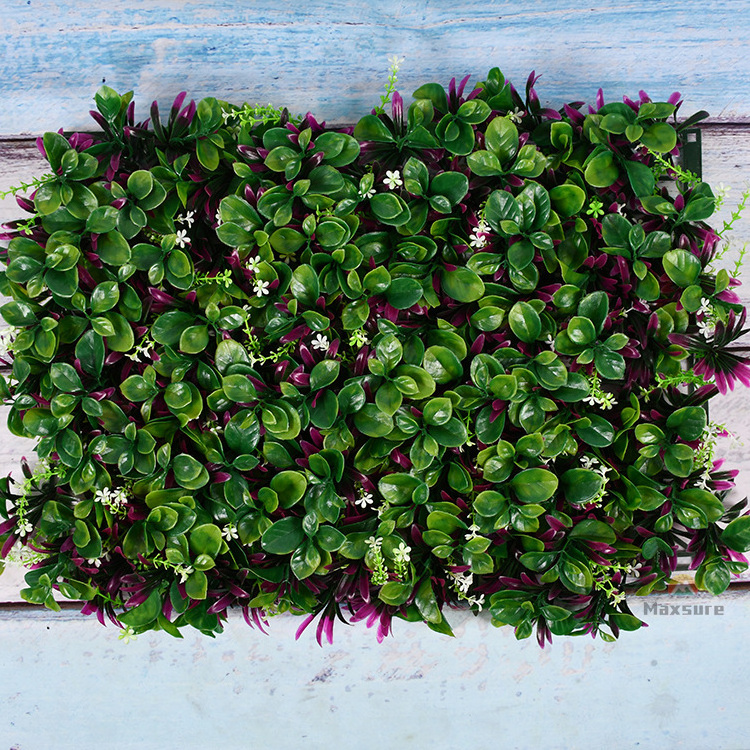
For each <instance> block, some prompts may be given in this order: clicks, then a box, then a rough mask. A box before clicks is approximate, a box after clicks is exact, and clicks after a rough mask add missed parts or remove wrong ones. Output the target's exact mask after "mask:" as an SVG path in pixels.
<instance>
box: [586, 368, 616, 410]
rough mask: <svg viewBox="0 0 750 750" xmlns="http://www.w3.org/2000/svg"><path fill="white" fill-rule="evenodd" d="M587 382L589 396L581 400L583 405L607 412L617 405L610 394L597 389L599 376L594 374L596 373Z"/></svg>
mask: <svg viewBox="0 0 750 750" xmlns="http://www.w3.org/2000/svg"><path fill="white" fill-rule="evenodd" d="M588 382H589V388H590V392H589V395H588V396H586V398H584V399H583V403H584V404H589V405H590V406H598V407H600V408H602V409H605V410H607V409H611V408H612V407H613V406H614V405H615V404H616V403H617V399H616V398H615V397H614V396H613V395H612V394H611V393H607V392H606V391H603V390H602V389H601V388H600V387H599V376H598V375H597V374H596V371H594V372H593V373H592V375H591V377H590V378H589V379H588Z"/></svg>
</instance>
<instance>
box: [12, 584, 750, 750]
mask: <svg viewBox="0 0 750 750" xmlns="http://www.w3.org/2000/svg"><path fill="white" fill-rule="evenodd" d="M648 600H649V601H659V602H661V603H662V604H669V605H671V606H677V607H680V608H681V607H682V605H683V604H690V605H691V606H692V605H694V604H695V603H703V604H706V603H707V601H708V602H710V603H711V604H712V605H713V604H715V603H717V602H721V603H722V605H723V607H724V610H723V611H724V614H723V615H716V614H713V611H712V614H710V615H707V616H706V615H703V616H698V615H684V614H681V615H652V616H649V617H648V618H647V619H649V621H650V622H651V626H650V627H649V628H648V629H647V630H642V631H640V632H637V633H624V634H623V635H622V636H621V639H620V641H619V642H617V643H615V644H606V643H602V642H601V641H593V640H591V639H588V638H575V639H569V640H566V641H563V640H560V641H557V642H556V643H554V644H553V645H552V646H551V647H549V646H548V647H547V648H546V649H545V650H544V651H541V650H540V649H539V647H538V646H537V645H536V642H535V641H533V640H528V641H523V642H520V643H519V642H517V641H515V639H514V637H513V634H512V632H511V631H509V630H508V629H504V630H496V629H495V628H492V627H491V626H490V625H489V623H488V621H487V619H486V618H485V617H484V616H480V617H479V618H478V619H475V618H473V617H472V616H470V615H463V616H462V615H461V614H459V613H454V614H452V615H451V617H450V619H451V621H452V622H453V623H454V625H455V626H456V629H457V634H458V636H459V637H458V638H456V639H450V638H447V637H445V636H439V635H437V634H435V633H431V632H430V631H428V630H427V629H426V628H424V626H421V625H416V624H408V623H403V622H397V623H396V624H395V632H396V635H395V637H394V638H389V639H386V641H384V643H383V644H382V645H380V646H379V645H378V644H377V643H376V641H375V637H374V634H373V632H372V631H368V630H366V629H365V628H363V627H356V628H346V627H340V626H338V625H337V630H336V634H335V640H334V645H333V646H332V647H329V646H326V647H325V648H323V649H321V648H319V647H318V646H317V644H316V643H315V640H314V637H313V635H312V633H306V634H305V635H304V636H303V637H302V639H301V640H300V641H297V642H295V641H294V640H293V637H294V631H295V630H296V627H297V625H298V623H299V621H298V620H297V619H296V618H292V617H287V616H281V617H279V618H277V619H275V620H274V621H272V623H271V627H272V634H271V635H270V636H268V637H266V636H263V635H261V634H260V633H258V632H257V631H253V630H250V629H249V628H248V627H247V626H246V625H244V624H243V623H242V622H241V621H240V620H239V619H232V620H231V622H230V623H229V626H228V630H227V632H226V633H224V634H223V635H221V636H219V637H217V638H216V640H211V639H209V638H205V637H202V636H199V635H193V634H187V635H186V638H185V639H184V640H183V641H175V640H174V639H172V638H170V637H169V636H167V635H165V634H164V633H153V634H148V635H142V636H140V637H139V638H138V639H137V640H136V641H135V642H132V643H129V644H127V645H126V644H124V643H122V642H119V641H118V640H117V631H116V630H115V629H114V628H108V629H104V628H101V627H100V626H99V625H98V623H96V622H95V621H93V620H92V619H90V618H82V617H80V616H78V615H73V614H72V613H60V614H58V615H55V616H54V617H50V616H43V615H42V616H36V615H35V616H31V617H30V616H29V615H28V614H26V615H25V616H23V617H18V616H8V614H7V613H2V614H0V639H1V641H2V644H3V648H2V656H0V739H2V740H3V745H2V746H3V747H11V748H20V749H21V750H49V749H50V748H54V749H55V750H72V749H73V748H75V750H99V748H102V747H105V748H116V749H117V750H157V749H158V750H172V749H175V750H176V749H177V748H179V750H193V749H198V748H200V749H201V750H203V749H204V748H221V749H222V750H235V749H242V750H246V748H253V747H264V748H273V749H274V750H300V748H304V749H305V750H323V749H325V750H329V749H331V748H332V749H335V750H338V749H340V748H341V749H343V748H347V749H351V750H387V749H389V748H398V749H399V750H400V749H401V748H403V749H404V750H406V749H408V748H420V749H421V748H430V749H432V750H453V749H454V748H476V750H486V749H488V748H502V749H505V748H508V749H511V748H514V749H516V750H524V749H526V748H529V749H533V750H539V749H543V750H555V749H558V748H559V749H560V750H592V748H600V747H608V748H616V749H617V750H623V749H625V748H640V749H641V750H643V749H646V750H650V749H651V748H654V749H656V748H658V750H672V748H686V749H687V750H741V749H743V748H747V747H748V740H747V737H748V731H749V730H750V716H749V715H748V712H747V710H746V703H747V693H746V687H747V677H746V671H745V659H744V658H743V654H744V652H745V650H746V644H747V632H748V626H747V623H748V621H749V619H748V618H749V617H750V595H748V594H742V595H734V596H724V597H722V598H721V599H720V600H713V599H710V600H704V599H702V598H701V599H699V598H698V597H693V596H674V595H673V596H669V597H649V598H648ZM631 606H632V607H633V609H634V611H635V612H637V613H641V612H642V607H643V600H637V601H634V600H631ZM671 606H670V610H671ZM665 609H666V607H665ZM691 611H694V610H691Z"/></svg>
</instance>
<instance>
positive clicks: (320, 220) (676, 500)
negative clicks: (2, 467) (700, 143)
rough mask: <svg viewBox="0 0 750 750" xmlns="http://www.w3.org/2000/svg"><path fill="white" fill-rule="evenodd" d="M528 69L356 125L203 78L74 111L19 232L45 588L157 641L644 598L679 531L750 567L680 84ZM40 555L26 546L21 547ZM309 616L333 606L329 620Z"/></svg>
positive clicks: (733, 311) (20, 346)
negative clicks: (560, 90) (712, 415)
mask: <svg viewBox="0 0 750 750" xmlns="http://www.w3.org/2000/svg"><path fill="white" fill-rule="evenodd" d="M534 82H535V77H534V75H533V74H532V76H531V77H530V78H529V81H528V83H527V86H526V92H525V96H523V97H522V96H521V95H519V93H518V92H517V91H516V90H515V88H514V87H513V86H511V84H510V83H509V82H507V81H505V79H504V78H503V76H502V74H501V73H500V71H499V70H497V69H493V70H491V71H490V72H489V74H488V76H487V79H486V80H485V81H483V82H481V83H479V84H477V86H476V87H475V88H474V89H471V90H467V88H466V83H467V79H464V80H463V81H462V82H461V83H460V84H458V85H456V84H455V81H452V82H451V84H450V87H449V90H448V91H447V92H446V91H445V90H444V89H443V88H442V87H441V86H440V85H438V84H427V85H425V86H422V87H421V88H419V89H418V90H417V91H416V92H414V102H413V104H412V105H411V106H410V107H408V108H405V107H404V104H403V101H402V99H401V97H400V96H399V95H398V93H396V92H393V95H392V101H391V102H390V104H391V110H392V113H391V115H390V116H389V115H387V114H385V112H384V111H383V108H382V107H381V108H378V109H376V110H373V113H371V114H368V115H365V116H364V117H363V118H362V119H361V120H360V121H359V122H358V123H357V125H356V126H355V127H354V128H327V127H325V125H324V124H321V123H319V122H318V121H317V120H316V119H315V118H313V116H312V115H310V114H308V115H307V116H306V117H304V118H292V117H290V116H289V114H288V112H287V111H286V110H283V111H273V110H270V109H264V110H259V109H258V108H251V107H248V106H245V107H236V106H233V105H230V104H227V103H226V102H223V101H218V100H216V99H212V98H209V99H204V100H202V101H201V102H199V103H198V104H197V105H196V104H195V103H194V102H190V103H189V104H187V105H185V106H183V105H184V94H183V95H181V96H179V97H178V98H177V100H176V101H175V103H174V105H173V106H172V108H171V111H170V113H169V116H168V117H167V119H166V121H162V119H161V117H160V114H159V111H158V109H157V105H156V103H154V105H153V106H152V109H151V117H150V119H149V120H147V121H145V122H136V120H135V117H134V107H133V103H132V101H131V98H132V94H126V95H124V96H120V95H118V94H117V93H116V92H114V91H112V90H111V89H108V88H106V87H103V88H102V89H100V91H99V92H98V93H97V95H96V97H95V100H96V105H97V111H95V112H92V115H93V117H94V119H95V120H96V122H97V123H98V125H99V126H100V127H101V130H102V132H97V133H93V134H82V133H75V134H70V135H68V136H65V135H63V134H62V133H46V134H45V135H44V137H43V138H41V139H40V140H39V147H40V149H41V151H42V153H43V154H44V155H45V156H46V158H47V160H48V161H49V163H50V170H51V172H50V174H49V175H47V176H45V177H43V178H41V179H39V180H36V181H35V183H34V188H35V190H34V192H33V193H32V194H31V195H30V197H29V198H21V199H19V203H20V205H21V207H22V208H24V209H25V210H27V211H28V212H30V213H31V214H32V216H31V218H30V219H28V220H26V221H23V222H14V223H12V224H10V225H9V226H8V231H7V234H6V235H5V240H6V241H7V249H5V250H3V251H2V255H1V257H2V258H3V260H4V261H5V263H6V265H7V268H6V270H5V271H4V272H2V273H1V274H0V290H1V291H2V292H3V293H4V294H5V295H7V296H9V297H12V298H13V301H11V302H8V303H6V304H5V305H4V306H3V307H2V308H1V312H2V315H3V317H4V318H5V320H6V321H7V322H8V323H9V324H10V325H11V326H14V327H15V331H14V336H13V340H12V343H11V345H10V347H9V353H8V354H7V355H6V357H5V360H4V361H5V362H6V363H7V365H8V368H9V369H10V376H9V378H7V379H3V381H2V388H3V396H4V399H5V401H6V403H8V404H10V415H9V418H8V425H9V427H10V430H11V431H12V432H13V433H14V434H17V435H23V436H27V437H32V438H35V439H36V440H37V443H36V452H37V454H38V456H39V457H40V458H41V459H42V461H41V463H40V465H39V467H38V468H37V469H36V471H35V472H34V473H33V474H32V472H31V471H30V470H29V469H28V467H24V469H25V472H26V479H25V481H23V483H20V484H15V485H14V483H13V481H12V480H9V479H6V480H4V483H3V486H2V488H1V489H2V494H3V496H4V498H5V499H6V503H5V504H4V506H5V505H7V508H6V507H0V513H3V515H4V516H5V519H6V520H5V522H4V523H2V525H1V526H0V532H1V533H2V534H3V537H2V541H3V542H4V545H3V555H4V556H5V555H7V554H8V552H9V551H10V550H11V549H12V548H13V549H14V550H16V552H15V553H14V554H20V555H21V556H22V557H24V559H25V560H26V562H27V564H29V565H30V566H31V568H32V569H31V570H30V572H29V573H28V574H27V577H26V580H27V585H28V588H26V589H25V590H24V591H23V592H22V596H23V597H24V598H25V599H27V600H28V601H31V602H37V603H44V604H47V605H48V606H50V607H53V608H54V607H56V606H57V605H56V603H55V601H54V598H53V591H59V592H61V593H62V594H63V595H64V596H67V597H70V598H73V599H82V600H84V601H85V606H84V611H85V612H90V613H96V614H97V615H98V617H99V619H100V620H101V621H102V622H104V620H105V616H107V617H109V618H110V619H111V620H112V621H113V622H115V623H116V624H118V625H119V626H121V627H123V628H124V633H125V634H126V635H132V634H134V633H139V632H143V631H146V630H150V629H163V630H166V631H167V632H169V633H171V634H173V635H179V634H180V631H179V628H180V627H182V626H184V625H190V626H193V627H195V628H197V629H199V630H200V631H202V632H204V633H208V634H210V633H213V632H217V631H220V630H221V629H222V624H223V621H224V620H225V618H226V615H227V612H228V611H229V610H230V609H232V608H241V609H242V611H243V612H244V614H245V617H246V619H247V620H248V622H249V623H254V624H257V625H259V626H261V627H262V626H263V625H264V624H265V623H266V622H267V618H268V616H269V615H272V614H275V613H278V612H293V613H296V614H301V615H307V617H306V618H305V619H304V621H303V623H302V626H303V627H304V626H306V625H307V624H309V622H310V621H311V620H312V619H313V618H314V617H316V616H319V622H318V639H319V640H321V639H322V638H323V637H327V638H328V639H329V640H330V638H331V632H332V627H333V622H334V619H335V618H337V617H338V618H340V619H343V620H345V621H348V622H355V621H361V620H365V621H366V622H367V624H368V625H373V624H376V625H377V627H378V637H379V638H382V636H384V635H386V634H387V633H388V632H389V630H390V627H391V620H392V618H393V617H400V618H405V619H407V620H419V621H424V622H426V623H427V625H428V626H429V627H430V628H432V629H433V630H436V631H438V632H441V633H450V625H449V623H448V621H447V619H446V617H445V610H446V607H453V606H468V607H471V608H472V609H473V610H475V611H478V610H481V609H482V608H484V609H485V610H487V609H488V610H489V612H490V614H491V618H492V622H493V624H495V625H504V624H509V625H511V626H513V627H514V628H515V632H516V635H517V636H518V637H527V636H529V635H530V634H531V633H532V632H533V631H534V630H536V633H537V637H538V638H539V641H540V643H544V641H545V640H547V639H550V638H551V634H557V635H573V634H582V633H591V634H594V635H596V634H600V635H601V636H602V637H604V638H607V639H611V638H613V637H616V636H617V635H618V632H619V630H620V629H626V630H630V629H636V628H638V627H639V626H640V625H641V621H640V620H639V618H638V617H636V616H634V615H633V614H632V612H631V611H630V609H629V608H628V604H627V602H626V601H625V593H626V592H627V591H637V593H648V592H651V591H659V590H662V589H664V588H665V587H666V583H667V581H669V579H670V576H671V573H672V572H673V570H674V568H675V564H676V559H677V553H678V552H687V553H688V554H689V555H690V556H691V557H692V559H693V561H694V564H695V565H696V566H697V572H696V582H697V585H698V586H699V587H701V588H704V589H707V590H709V591H711V592H713V593H720V592H721V591H723V590H724V589H725V588H726V586H727V585H728V583H729V580H730V575H731V574H732V573H738V572H740V571H741V570H744V569H745V568H746V563H745V562H744V558H743V557H742V555H741V552H742V551H745V550H747V549H748V548H749V547H750V518H748V516H745V515H741V513H742V512H743V508H744V501H743V502H742V503H739V504H737V505H736V506H734V507H733V508H731V509H729V510H725V507H724V504H723V502H722V500H723V499H724V497H725V495H726V494H727V491H728V489H729V488H730V487H731V486H732V481H731V480H732V478H733V476H734V474H736V472H728V471H725V470H721V461H717V460H716V459H715V458H714V447H715V443H716V434H717V428H716V427H715V426H714V425H712V424H708V422H707V416H706V410H705V408H704V407H705V404H706V403H707V401H708V399H710V398H711V396H713V395H714V394H715V393H716V392H717V390H719V391H722V392H725V391H726V390H727V388H731V387H733V385H734V382H735V381H736V380H738V379H739V380H741V381H742V382H743V383H745V384H748V383H749V382H750V381H749V379H748V375H749V374H750V369H748V366H747V364H746V363H745V361H744V359H742V357H741V356H740V353H739V352H738V351H736V350H733V349H732V348H731V347H730V346H729V345H730V344H731V343H732V342H733V341H734V340H735V339H737V338H738V337H739V336H740V335H741V334H742V333H743V332H744V331H743V330H742V325H743V323H744V319H745V310H744V308H743V307H742V305H741V304H740V302H739V298H738V297H737V295H736V294H735V293H734V291H733V290H732V288H733V287H734V286H736V285H737V284H738V283H739V282H738V281H737V280H736V279H734V278H732V277H731V276H730V275H729V274H728V273H727V271H725V270H718V269H717V268H714V266H713V265H712V262H715V259H716V255H717V251H718V244H719V239H720V238H719V235H718V234H717V232H716V231H714V230H713V229H711V228H710V226H709V225H707V224H706V223H705V222H706V220H708V219H709V218H710V216H711V215H712V213H713V212H714V209H715V196H714V194H713V193H712V191H711V189H710V187H709V186H708V185H707V184H705V183H703V182H701V181H700V180H698V179H697V178H696V177H695V176H694V175H691V174H690V173H688V172H686V171H685V170H682V169H680V168H679V167H677V166H676V162H675V157H678V156H679V151H680V146H681V136H682V134H683V133H684V131H685V129H686V128H687V127H688V126H690V125H692V124H694V123H695V122H696V121H698V120H699V119H701V117H702V116H704V115H705V113H699V114H698V115H696V116H694V117H692V118H690V119H688V120H686V121H683V122H679V121H678V120H677V118H676V113H677V110H678V108H679V105H680V102H679V95H674V96H673V97H671V98H670V100H669V101H668V102H651V101H650V100H649V98H648V97H647V96H646V95H645V94H641V96H640V99H639V100H637V101H631V100H629V99H627V98H624V100H623V102H615V103H610V104H604V102H603V100H602V96H601V92H600V94H599V96H598V97H597V101H596V105H595V106H594V107H584V106H583V104H582V103H574V104H569V105H565V106H564V107H563V108H562V109H561V110H559V111H557V110H551V109H545V108H543V107H542V106H541V105H540V102H539V99H538V97H537V95H536V93H535V90H534ZM19 549H20V550H21V551H20V552H18V550H19ZM301 629H303V628H301Z"/></svg>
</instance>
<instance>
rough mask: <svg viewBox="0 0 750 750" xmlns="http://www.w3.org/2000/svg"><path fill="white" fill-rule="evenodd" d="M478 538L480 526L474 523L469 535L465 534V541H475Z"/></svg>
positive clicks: (470, 527)
mask: <svg viewBox="0 0 750 750" xmlns="http://www.w3.org/2000/svg"><path fill="white" fill-rule="evenodd" d="M477 536H479V526H477V525H476V524H475V523H473V524H471V526H469V533H468V534H464V539H466V540H467V541H468V540H469V539H474V538H475V537H477Z"/></svg>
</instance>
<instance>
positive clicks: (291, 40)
mask: <svg viewBox="0 0 750 750" xmlns="http://www.w3.org/2000/svg"><path fill="white" fill-rule="evenodd" d="M592 6H593V4H583V3H581V2H576V1H575V0H505V1H504V2H487V0H462V2H458V3H448V2H437V1H435V0H432V1H431V0H417V1H416V2H404V1H403V0H375V2H372V3H362V2H361V0H308V2H305V3H299V2H298V1H297V0H275V1H273V2H272V1H271V0H257V1H256V2H252V3H249V2H246V3H238V2H236V1H235V0H211V1H209V2H194V1H191V2H184V3H179V4H175V3H173V2H166V1H164V0H155V1H153V2H140V1H138V0H112V1H111V2H109V3H107V4H103V5H99V6H97V7H96V9H94V6H92V5H91V4H90V3H86V2H82V0H60V2H55V1H54V0H4V2H3V5H2V9H0V27H1V28H2V33H3V40H4V42H5V49H6V54H4V55H2V56H0V97H1V98H2V101H3V106H2V108H0V134H6V135H7V134H18V133H38V132H41V131H44V130H47V129H57V128H58V127H63V126H64V127H65V128H71V129H73V128H83V127H86V126H90V121H89V120H88V118H87V115H86V112H87V110H88V109H89V108H90V105H91V103H92V96H93V93H94V92H95V90H96V89H97V88H98V86H99V85H100V84H101V82H102V80H106V82H107V84H109V85H110V86H112V87H114V88H116V89H118V90H120V91H125V90H129V89H134V90H135V92H136V97H137V99H136V100H137V102H138V104H139V105H140V106H139V110H138V111H139V113H140V115H141V116H142V117H143V118H145V117H146V116H147V113H148V106H149V105H150V103H151V101H152V99H154V98H157V99H159V100H160V101H162V102H163V103H164V104H165V105H166V104H167V103H168V102H169V101H171V98H172V97H173V96H174V95H175V94H176V93H177V92H179V91H181V90H183V89H188V91H189V93H190V95H191V96H193V97H196V98H200V97H203V96H208V95H211V96H217V97H219V98H225V99H228V100H230V101H233V102H236V103H241V102H242V101H245V100H247V101H250V102H253V103H266V102H268V101H269V100H271V101H273V102H274V103H275V104H280V105H282V104H283V105H287V106H289V107H290V108H291V109H292V110H293V111H306V110H308V109H309V110H311V111H312V112H313V113H314V114H316V115H318V116H319V117H320V118H325V119H327V120H328V121H331V122H352V121H354V120H356V119H357V118H358V117H360V116H361V115H363V114H365V113H367V112H368V111H369V109H370V108H371V107H372V106H373V105H374V104H375V103H377V101H378V96H379V93H380V90H381V88H382V84H383V82H384V81H385V78H386V76H387V69H388V62H387V58H388V56H389V55H392V54H399V55H406V61H405V63H404V67H403V71H402V75H401V83H400V88H401V90H402V92H403V93H405V94H410V93H411V92H412V91H413V90H414V88H415V87H416V86H418V85H420V84H422V83H424V82H427V81H430V80H437V81H440V82H442V83H447V82H448V80H449V79H450V77H451V76H453V75H455V76H458V77H461V76H463V75H465V74H467V73H471V74H472V75H473V76H474V80H480V79H481V78H482V77H483V76H484V75H485V74H486V72H487V70H488V69H489V68H490V67H491V66H493V65H497V66H499V67H500V68H501V69H502V70H503V71H504V72H505V73H506V75H508V76H509V77H510V78H511V80H513V81H514V82H515V84H516V85H517V86H518V87H519V88H521V87H523V85H524V83H525V79H526V76H527V75H528V74H529V72H530V71H531V70H532V69H535V70H536V71H537V72H538V73H542V74H543V78H542V79H541V80H540V82H539V84H538V90H539V92H540V96H541V98H542V101H543V102H545V103H548V104H551V105H552V106H556V107H557V106H560V105H561V104H562V103H563V102H564V101H569V100H574V99H580V100H586V101H593V98H594V96H595V93H596V90H597V88H598V87H599V86H602V87H603V88H604V90H605V94H606V96H607V97H608V98H609V99H619V98H620V97H621V96H622V95H623V94H628V95H630V96H635V95H637V93H638V90H639V89H641V88H644V89H647V90H648V91H649V93H650V94H651V95H652V97H654V98H662V99H663V98H666V97H668V96H669V94H670V93H671V92H672V91H673V90H675V89H677V90H680V91H682V93H683V94H684V96H685V107H684V110H683V111H684V112H686V113H691V112H693V111H696V110H698V109H701V108H703V109H707V110H709V111H710V112H711V114H712V116H713V117H714V118H716V119H719V120H724V121H750V104H749V102H750V62H749V61H748V56H747V54H746V51H747V49H748V46H749V43H750V3H749V2H748V1H747V0H733V2H731V3H726V2H719V0H700V1H699V0H683V1H682V2H676V1H674V0H658V1H656V0H655V1H653V2H647V1H646V0H641V1H640V2H637V1H633V0H631V1H630V2H618V3H606V4H604V3H599V4H597V5H595V6H593V7H592Z"/></svg>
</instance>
